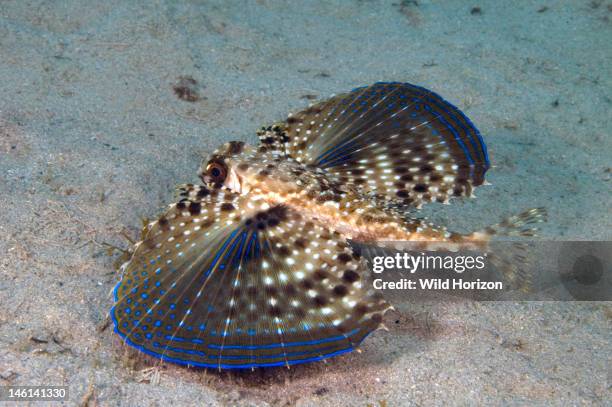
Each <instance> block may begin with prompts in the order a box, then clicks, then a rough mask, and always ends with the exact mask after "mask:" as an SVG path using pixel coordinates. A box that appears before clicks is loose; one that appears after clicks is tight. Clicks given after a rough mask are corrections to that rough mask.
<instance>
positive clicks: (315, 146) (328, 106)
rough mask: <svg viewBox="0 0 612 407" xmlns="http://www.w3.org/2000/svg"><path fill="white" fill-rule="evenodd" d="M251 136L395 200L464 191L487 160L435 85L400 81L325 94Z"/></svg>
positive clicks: (415, 201)
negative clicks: (328, 96) (432, 88)
mask: <svg viewBox="0 0 612 407" xmlns="http://www.w3.org/2000/svg"><path fill="white" fill-rule="evenodd" d="M259 136H260V142H261V143H262V145H264V146H269V147H270V148H275V149H282V150H283V152H284V153H285V154H287V156H289V157H292V158H293V159H295V160H297V161H299V162H302V163H305V164H311V165H314V166H317V167H320V168H324V169H326V170H327V171H328V172H329V173H331V174H334V175H336V176H337V179H338V180H339V181H341V182H344V183H350V184H355V185H358V186H359V187H360V188H361V189H364V190H366V191H368V192H370V193H371V195H373V196H374V197H376V198H377V199H382V200H385V199H386V200H388V201H390V202H391V203H395V204H398V203H399V204H403V205H411V206H417V207H419V206H420V205H421V204H423V203H425V202H430V201H434V200H436V201H439V202H447V201H448V200H449V198H450V197H452V196H470V195H471V193H472V189H473V187H474V186H478V185H481V184H482V183H483V182H484V174H485V172H486V171H487V169H488V168H489V159H488V156H487V150H486V146H485V144H484V141H483V140H482V137H481V136H480V133H479V132H478V130H477V129H476V127H475V126H474V125H473V124H472V123H471V121H470V120H469V119H468V118H467V117H466V116H465V115H464V114H463V113H462V112H461V111H460V110H459V109H457V108H456V107H455V106H453V105H451V104H450V103H448V102H447V101H445V100H444V99H442V98H441V97H440V96H438V95H437V94H436V93H434V92H431V91H429V90H427V89H424V88H421V87H418V86H414V85H411V84H408V83H376V84H374V85H372V86H367V87H363V88H358V89H355V90H353V91H351V92H349V93H346V94H342V95H339V96H335V97H332V98H331V99H329V100H326V101H323V102H321V103H318V104H315V105H312V106H310V107H309V108H308V109H306V110H303V111H301V112H299V113H297V114H294V115H290V116H289V118H288V119H287V120H286V122H285V123H281V124H276V125H274V126H270V127H269V128H264V129H262V131H260V133H259Z"/></svg>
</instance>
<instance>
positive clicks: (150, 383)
mask: <svg viewBox="0 0 612 407" xmlns="http://www.w3.org/2000/svg"><path fill="white" fill-rule="evenodd" d="M610 18H612V3H610V2H607V1H577V0H576V1H546V0H539V1H495V0H479V1H469V2H466V1H430V0H419V1H405V0H395V1H366V0H361V1H335V2H314V1H304V2H297V1H296V2H290V3H285V2H274V1H265V0H260V1H249V2H237V1H235V2H225V1H207V2H204V1H202V2H179V1H140V2H138V1H130V2H125V1H107V2H94V1H64V2H52V1H2V2H1V3H0V95H1V97H0V172H1V174H2V175H1V177H0V254H1V257H0V273H1V279H0V385H26V384H55V385H62V384H63V385H68V386H69V391H70V401H69V402H67V403H66V404H68V405H78V404H81V405H169V404H170V403H172V405H175V406H181V405H193V404H199V405H299V406H321V405H323V406H325V405H328V406H338V405H347V406H349V405H350V406H359V405H363V406H365V405H372V406H396V405H415V406H422V405H431V404H437V405H468V404H481V405H491V404H492V405H500V404H501V405H506V404H519V405H551V404H552V405H570V404H577V405H604V404H606V403H609V400H610V382H611V380H610V370H609V369H610V359H611V356H612V347H611V345H610V321H611V319H612V306H611V305H610V303H609V302H608V303H606V302H599V303H575V302H574V303H569V302H564V303H563V302H544V303H533V302H523V303H515V302H505V303H478V302H452V303H413V302H411V301H410V298H409V297H408V296H406V295H405V294H401V293H400V294H398V295H397V296H395V298H392V302H393V303H394V305H395V307H396V309H397V311H396V312H391V313H388V314H387V315H386V320H385V324H386V325H387V327H388V328H389V331H388V332H385V331H377V332H375V333H374V334H372V335H371V336H370V337H368V338H367V340H366V341H365V342H364V343H363V346H362V347H361V350H362V352H361V353H357V352H353V353H350V354H347V355H343V356H340V357H337V358H334V359H332V360H329V361H328V362H327V363H314V364H309V365H303V366H295V367H292V368H291V369H290V370H287V369H282V368H278V369H269V370H259V371H256V372H253V373H251V372H229V373H228V372H222V373H218V372H215V371H205V370H194V369H187V368H184V367H178V366H175V365H171V364H163V365H161V367H160V368H159V369H156V370H151V367H153V366H157V365H158V364H157V362H156V361H154V360H152V359H150V358H146V357H143V356H139V355H138V354H136V352H134V351H132V350H130V349H128V348H127V347H125V346H123V345H122V344H121V342H120V340H119V339H118V337H117V336H116V335H115V334H113V332H112V329H111V328H110V327H108V325H107V323H106V322H107V321H106V315H107V313H108V310H109V309H110V307H111V305H112V299H111V296H110V291H111V289H112V288H113V286H114V285H115V283H116V282H117V280H118V274H117V272H116V270H115V268H114V266H113V263H114V262H115V260H116V259H117V256H118V255H114V256H109V255H108V254H107V246H106V245H107V244H110V245H115V246H118V247H125V248H127V247H128V246H129V243H128V242H127V241H126V239H125V238H124V236H129V237H131V238H137V237H138V234H139V229H140V226H141V219H142V218H153V217H155V216H156V215H157V214H158V213H159V211H160V210H161V208H163V207H164V206H165V205H166V204H167V203H169V202H171V201H172V199H173V196H174V186H175V184H178V183H184V182H196V181H197V177H196V170H197V168H198V166H199V164H200V161H201V160H202V158H203V157H204V156H205V155H206V154H207V153H209V152H211V151H212V150H213V149H214V148H216V147H217V146H218V145H219V144H221V143H223V142H225V141H229V140H244V141H247V142H251V143H254V142H255V140H256V138H255V130H256V129H257V128H258V127H260V126H262V125H265V124H270V123H272V122H274V121H277V120H281V119H283V118H284V117H285V116H286V114H287V113H288V112H290V111H296V110H297V109H300V108H302V107H304V106H305V105H307V104H308V103H311V102H312V100H315V99H321V98H325V97H327V96H328V95H330V94H332V93H339V92H342V91H346V90H350V89H353V88H355V87H357V86H361V85H366V84H370V83H373V82H376V81H380V80H385V81H406V82H411V83H415V84H419V85H422V86H425V87H427V88H429V89H432V90H434V91H436V92H438V93H440V94H441V95H443V96H444V97H445V98H447V99H448V100H449V101H451V102H452V103H454V104H456V105H457V106H459V107H460V108H461V109H462V110H464V111H465V112H466V114H467V115H468V116H469V117H470V118H471V119H472V120H473V121H474V123H475V124H476V125H477V126H478V127H479V129H480V130H481V132H482V133H483V135H484V137H485V140H486V142H487V144H488V147H489V151H490V154H491V157H492V163H493V165H494V168H492V169H491V170H490V172H489V174H488V175H489V177H488V179H489V180H490V182H491V183H492V184H493V185H492V186H486V187H481V188H479V189H478V190H477V191H476V195H478V198H477V199H468V200H463V201H455V202H453V205H450V206H442V205H429V206H427V207H426V208H425V209H424V211H423V213H424V214H427V215H429V216H431V217H432V219H433V220H434V221H436V222H437V223H439V224H443V225H448V226H449V227H451V228H454V229H458V230H467V229H474V228H475V227H482V226H485V225H487V224H490V223H492V222H495V221H497V220H498V219H500V218H502V217H504V216H506V215H510V214H513V213H517V212H519V211H521V210H523V209H526V208H529V207H536V206H545V207H546V208H547V209H548V211H549V218H550V221H549V223H548V224H547V225H546V226H545V227H544V228H543V230H542V232H541V234H540V236H541V238H543V239H566V240H572V239H574V240H591V239H592V240H610V237H611V236H610V230H612V222H611V219H612V217H611V216H610V214H611V213H612V212H611V209H612V208H611V202H612V199H610V198H611V194H610V192H611V186H610V181H611V178H612V162H611V160H610V151H612V142H611V137H610V136H611V130H612V125H611V122H612V114H611V113H610V112H611V111H612V110H611V104H612V99H611V97H612V95H611V92H610V91H611V88H612V86H611V85H612V72H611V71H612V64H610V60H611V59H612V46H611V44H612V41H611V40H610V39H611V38H612V30H611V28H612V26H611V22H610ZM606 400H608V401H607V402H606Z"/></svg>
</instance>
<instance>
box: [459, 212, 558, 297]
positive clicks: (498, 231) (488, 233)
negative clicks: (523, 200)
mask: <svg viewBox="0 0 612 407" xmlns="http://www.w3.org/2000/svg"><path fill="white" fill-rule="evenodd" d="M545 221H546V209H544V208H533V209H529V210H527V211H524V212H521V213H519V214H518V215H514V216H510V217H508V218H506V219H504V220H502V221H501V222H499V223H496V224H495V225H492V226H489V227H486V228H484V229H482V230H479V231H477V232H474V233H472V234H471V235H469V237H470V238H471V239H474V240H487V241H488V240H490V239H491V238H492V237H493V236H507V237H517V236H519V237H520V236H522V237H533V236H535V235H536V233H537V230H538V229H537V227H535V226H534V225H536V224H537V223H542V222H545ZM499 248H500V249H502V250H496V247H495V246H494V245H493V246H491V245H489V250H488V252H487V254H488V260H489V261H490V262H491V264H493V266H495V268H496V269H497V270H498V271H499V272H500V273H501V274H502V276H503V278H504V280H505V282H506V284H507V286H508V287H510V288H512V289H517V290H521V291H523V292H529V291H531V290H532V287H533V283H532V280H533V279H532V277H533V276H532V273H531V271H530V267H529V265H530V264H531V260H532V253H531V250H530V246H529V244H528V243H526V242H519V241H517V242H511V243H509V244H503V245H501V247H499Z"/></svg>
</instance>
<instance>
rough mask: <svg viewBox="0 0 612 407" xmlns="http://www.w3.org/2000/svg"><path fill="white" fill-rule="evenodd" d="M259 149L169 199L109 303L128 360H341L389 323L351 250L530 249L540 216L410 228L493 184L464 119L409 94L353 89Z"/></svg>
mask: <svg viewBox="0 0 612 407" xmlns="http://www.w3.org/2000/svg"><path fill="white" fill-rule="evenodd" d="M258 135H259V137H260V144H259V146H248V145H245V144H244V143H242V142H237V141H235V142H230V143H227V144H225V145H223V146H222V147H220V148H219V149H218V150H217V151H215V152H214V153H213V154H212V155H211V156H210V157H209V158H208V159H207V160H206V161H205V162H204V164H203V166H202V168H201V170H200V172H199V175H200V178H201V179H202V181H203V184H202V185H193V184H185V185H182V186H179V189H178V195H179V198H180V200H179V202H177V203H174V204H172V205H170V207H169V208H168V210H167V211H166V212H165V213H164V214H163V215H161V216H160V218H159V219H158V220H156V221H155V222H152V223H151V224H149V225H148V226H147V227H146V229H145V231H144V232H145V233H144V236H145V237H144V240H143V241H142V242H139V243H137V244H136V245H135V247H134V251H133V255H132V258H131V259H130V260H129V261H128V262H127V263H125V264H124V265H123V266H122V268H121V273H122V277H121V281H120V282H119V284H118V285H117V286H116V288H115V291H114V295H115V305H114V307H113V308H112V310H111V317H112V319H113V322H114V325H115V331H116V332H117V333H118V334H119V335H120V336H121V337H122V338H123V339H124V341H125V342H126V343H127V344H129V345H131V346H133V347H135V348H137V349H139V350H140V351H142V352H144V353H147V354H149V355H152V356H155V357H158V358H160V359H163V360H166V361H170V362H175V363H179V364H184V365H190V366H201V367H212V368H218V369H233V368H251V369H253V368H255V367H270V366H290V365H293V364H299V363H306V362H311V361H317V360H322V359H326V358H329V357H332V356H335V355H339V354H342V353H345V352H349V351H351V350H353V349H355V348H356V347H357V346H359V344H360V343H361V342H362V341H363V340H364V339H365V337H366V336H367V335H368V334H369V333H371V332H372V331H373V330H375V329H377V328H378V327H380V326H381V323H382V319H383V314H384V313H385V311H387V310H388V309H390V308H391V307H390V306H389V304H388V303H387V302H386V301H385V300H384V299H383V298H382V297H381V295H380V293H379V292H377V291H375V290H373V288H372V285H371V281H370V278H371V276H370V275H369V273H368V270H367V265H366V263H365V261H364V259H362V258H361V256H360V254H359V253H358V252H357V251H355V250H353V248H352V247H351V245H350V241H357V242H360V243H365V244H368V243H369V244H377V245H383V244H384V243H383V242H386V241H389V240H409V241H422V242H447V243H448V244H452V243H456V242H472V241H475V242H478V241H486V240H488V239H489V238H490V237H491V236H493V235H495V234H498V233H507V232H508V231H516V230H518V231H519V232H520V233H524V234H527V233H528V232H529V231H530V230H531V229H528V227H527V225H529V224H531V223H534V222H536V221H538V220H539V219H541V216H542V211H539V210H532V211H528V212H525V213H524V214H521V215H519V216H517V217H514V218H511V221H507V222H502V223H500V224H499V225H497V226H494V227H489V228H487V229H485V230H483V231H479V232H475V233H471V234H466V235H461V234H458V233H452V232H448V231H447V230H446V228H444V227H438V226H435V225H432V224H429V223H426V222H424V221H423V220H419V219H411V218H409V217H407V216H406V209H409V208H414V207H419V206H420V205H422V204H423V203H425V202H429V201H432V200H438V201H442V202H447V201H448V199H449V198H450V197H451V196H469V195H470V193H471V190H472V188H473V187H474V186H477V185H480V184H482V182H483V180H484V173H485V172H486V170H487V169H488V168H489V161H488V156H487V152H486V147H485V145H484V142H483V141H482V138H481V137H480V134H479V132H478V130H476V128H475V127H474V126H473V125H472V123H471V122H470V121H469V119H467V117H465V115H463V113H461V112H460V111H459V110H458V109H457V108H456V107H454V106H452V105H451V104H449V103H448V102H445V101H444V100H443V99H442V98H440V97H439V96H438V95H436V94H435V93H433V92H430V91H427V90H425V89H423V88H420V87H417V86H414V85H410V84H400V83H378V84H374V85H372V86H369V87H363V88H358V89H355V90H353V91H352V92H349V93H347V94H343V95H339V96H336V97H333V98H331V99H329V100H327V101H324V102H321V103H319V104H316V105H312V106H310V107H309V108H307V109H305V110H304V111H302V112H300V113H298V114H295V115H291V116H290V117H289V118H288V119H287V120H286V121H285V122H283V123H277V124H275V125H272V126H269V127H266V128H263V129H261V130H260V131H259V132H258ZM402 208H403V209H402ZM509 272H512V273H514V272H515V270H509Z"/></svg>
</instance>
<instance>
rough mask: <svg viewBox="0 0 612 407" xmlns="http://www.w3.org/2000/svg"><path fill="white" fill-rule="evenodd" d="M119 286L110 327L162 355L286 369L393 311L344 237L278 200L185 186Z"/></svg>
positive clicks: (353, 339) (356, 335)
mask: <svg viewBox="0 0 612 407" xmlns="http://www.w3.org/2000/svg"><path fill="white" fill-rule="evenodd" d="M179 191H180V195H181V196H182V197H183V199H182V200H181V201H180V202H178V203H177V204H174V205H171V207H170V208H169V210H168V211H167V212H166V213H165V214H164V215H162V216H161V217H160V218H159V219H158V220H157V221H156V222H154V223H153V224H151V225H149V227H148V232H147V235H146V238H145V240H144V241H143V242H141V243H139V244H138V245H137V246H136V250H135V252H134V255H133V257H132V259H131V260H130V262H128V263H126V264H125V265H124V267H123V276H122V279H121V281H120V283H119V284H118V285H117V287H116V289H115V301H116V304H115V306H114V308H113V310H112V311H111V316H112V318H113V321H114V323H115V330H116V332H117V333H119V334H120V335H121V336H122V337H123V338H124V340H125V341H126V342H127V343H129V344H130V345H132V346H134V347H136V348H138V349H139V350H141V351H143V352H145V353H148V354H150V355H153V356H156V357H159V358H162V359H164V360H168V361H172V362H176V363H180V364H187V365H194V366H203V367H214V368H253V367H259V366H288V365H292V364H297V363H304V362H309V361H314V360H321V359H325V358H327V357H331V356H334V355H337V354H340V353H344V352H348V351H350V350H352V349H354V348H355V347H356V346H357V345H358V344H359V343H360V342H361V341H362V340H363V339H364V338H365V337H366V336H367V335H368V334H369V333H370V332H371V331H372V330H374V329H376V328H377V327H378V326H379V325H380V323H381V320H382V313H383V312H384V311H385V310H386V309H388V308H389V307H388V305H387V303H386V302H385V301H384V300H383V299H381V297H380V295H379V294H378V293H376V292H375V291H374V290H373V289H372V287H371V284H369V283H368V282H367V279H366V277H365V273H366V268H365V264H364V262H363V260H362V259H361V258H360V256H359V255H357V254H356V253H354V252H353V250H352V249H351V247H350V246H349V245H348V243H347V242H346V240H345V239H344V238H343V237H342V236H341V235H339V234H338V233H336V232H333V231H332V230H330V229H329V228H327V227H325V226H323V225H321V224H317V223H313V222H311V221H310V220H308V219H305V218H303V217H302V216H301V215H300V214H299V213H298V212H296V211H294V210H292V209H290V208H288V207H286V206H283V205H277V206H273V207H269V206H268V205H267V204H266V203H265V202H263V201H258V200H257V198H254V197H252V196H249V195H238V194H235V193H233V192H231V191H228V190H225V189H223V188H220V189H215V188H209V187H205V186H194V185H189V184H188V185H183V186H181V187H180V189H179Z"/></svg>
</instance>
